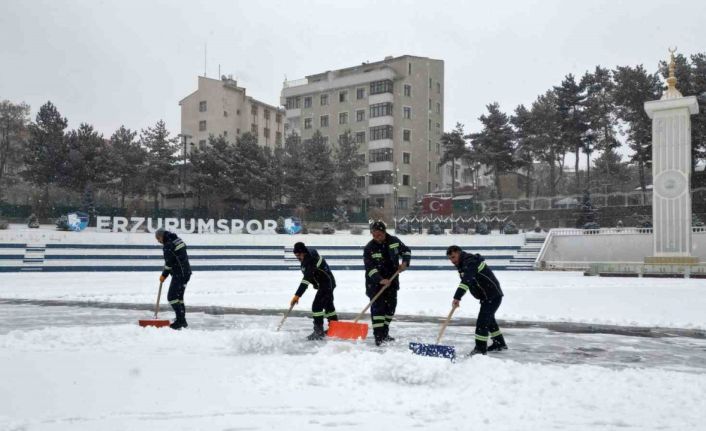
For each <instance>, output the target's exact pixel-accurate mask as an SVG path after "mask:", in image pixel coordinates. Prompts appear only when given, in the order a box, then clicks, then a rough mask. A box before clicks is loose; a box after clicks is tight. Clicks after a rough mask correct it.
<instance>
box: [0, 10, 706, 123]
mask: <svg viewBox="0 0 706 431" xmlns="http://www.w3.org/2000/svg"><path fill="white" fill-rule="evenodd" d="M0 41H2V44H1V46H2V48H0V99H9V100H12V101H14V102H19V101H25V102H27V103H29V104H30V105H31V107H32V117H33V118H34V115H35V114H36V111H37V108H38V107H39V106H40V105H42V104H43V103H44V102H46V101H47V100H51V101H52V102H53V103H54V104H55V105H57V107H58V108H59V110H60V111H61V113H62V114H63V115H64V116H66V117H68V119H69V126H70V127H72V128H73V127H77V126H78V125H79V123H81V122H87V123H90V124H93V125H94V126H95V127H96V128H97V129H98V130H99V131H100V132H102V133H104V134H105V135H106V136H109V135H110V134H111V133H112V132H113V131H114V130H115V129H116V128H117V127H119V126H120V125H121V124H124V125H126V126H127V127H130V128H133V129H141V128H144V127H147V126H149V125H151V124H154V123H155V122H156V121H157V120H159V119H164V120H165V121H166V122H167V126H168V127H169V129H170V130H172V132H173V133H174V134H176V133H178V132H179V118H180V116H179V106H178V101H179V100H180V99H181V98H182V97H184V96H186V95H187V94H189V93H191V92H192V91H194V90H195V89H196V83H197V75H200V74H203V73H204V44H207V45H208V57H207V59H208V60H207V66H208V67H207V69H208V70H207V72H208V76H210V77H217V75H218V65H219V64H220V66H221V73H222V74H233V75H234V76H235V77H237V79H238V81H239V84H240V85H242V86H244V87H246V88H247V92H248V94H250V95H251V96H254V97H256V98H259V99H262V100H263V101H265V102H268V103H272V104H277V103H279V94H280V90H281V88H282V81H283V79H284V77H285V75H286V76H287V78H289V79H290V80H292V79H298V78H302V77H304V76H305V75H308V74H312V73H317V72H322V71H325V70H331V69H336V68H341V67H346V66H352V65H356V64H360V63H361V62H362V61H375V60H380V59H382V58H384V57H385V56H386V55H393V56H399V55H403V54H413V55H418V56H426V57H432V58H436V59H442V60H444V61H445V66H446V76H445V80H446V92H445V96H446V116H445V123H446V124H445V129H446V130H448V129H451V128H452V127H453V126H454V124H455V123H456V122H457V121H460V122H462V123H465V124H466V125H467V130H469V131H472V130H474V129H477V127H478V121H477V117H478V116H479V115H481V114H482V113H483V112H484V111H485V105H486V104H488V103H490V102H493V101H497V102H499V103H500V105H501V107H502V108H503V109H504V110H505V111H506V112H508V113H509V112H511V111H512V110H513V109H514V108H515V106H517V105H518V104H520V103H524V104H529V103H531V102H532V101H533V100H534V99H535V98H536V96H537V95H538V94H540V93H543V92H544V91H546V90H547V89H548V88H550V87H551V86H552V85H557V84H559V83H560V82H561V80H562V78H563V77H564V75H566V74H568V73H574V74H576V75H581V74H583V73H584V72H585V71H586V70H587V69H593V67H594V66H595V65H597V64H601V65H604V66H608V67H615V66H616V65H636V64H644V65H645V66H646V67H647V69H648V70H650V71H653V70H656V67H657V63H658V62H659V61H660V60H663V59H665V58H666V57H667V55H668V52H667V48H668V47H669V46H674V45H676V46H677V47H678V48H679V52H681V53H684V54H692V53H696V52H705V51H706V1H703V0H693V1H681V2H678V1H624V2H620V1H615V0H612V1H582V2H580V3H579V2H576V1H541V2H539V1H528V0H522V1H490V2H487V1H483V2H481V1H473V2H472V1H465V2H460V1H459V2H451V1H439V0H436V1H389V0H386V1H381V0H378V1H366V0H358V1H346V2H343V1H293V0H289V1H265V0H259V1H233V0H231V1H209V2H196V1H174V0H169V1H145V0H143V1H126V0H121V1H95V0H90V1H57V0H50V1H34V0H0Z"/></svg>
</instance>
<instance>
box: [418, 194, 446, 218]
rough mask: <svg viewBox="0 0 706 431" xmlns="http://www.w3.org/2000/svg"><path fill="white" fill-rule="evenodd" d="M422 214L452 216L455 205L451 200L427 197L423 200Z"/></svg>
mask: <svg viewBox="0 0 706 431" xmlns="http://www.w3.org/2000/svg"><path fill="white" fill-rule="evenodd" d="M422 212H424V214H434V215H451V214H452V213H453V203H452V201H451V198H437V197H431V196H425V197H423V198H422Z"/></svg>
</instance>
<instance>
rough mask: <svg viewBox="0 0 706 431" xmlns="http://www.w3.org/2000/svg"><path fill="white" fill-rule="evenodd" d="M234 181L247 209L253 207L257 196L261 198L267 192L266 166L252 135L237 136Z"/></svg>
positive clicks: (260, 149)
mask: <svg viewBox="0 0 706 431" xmlns="http://www.w3.org/2000/svg"><path fill="white" fill-rule="evenodd" d="M235 164H236V165H235V166H236V167H237V169H236V170H235V171H234V179H235V181H236V185H237V188H238V189H239V190H240V192H241V195H242V196H243V197H245V199H246V201H247V204H248V207H249V208H252V207H253V201H254V199H255V197H257V196H260V197H261V196H263V195H264V194H265V193H266V191H267V182H266V181H267V179H266V177H265V176H264V175H265V174H266V172H267V164H266V160H265V157H264V154H263V151H262V147H260V146H259V145H258V143H257V137H256V136H255V135H253V134H252V133H245V134H242V135H240V136H238V139H237V141H236V143H235Z"/></svg>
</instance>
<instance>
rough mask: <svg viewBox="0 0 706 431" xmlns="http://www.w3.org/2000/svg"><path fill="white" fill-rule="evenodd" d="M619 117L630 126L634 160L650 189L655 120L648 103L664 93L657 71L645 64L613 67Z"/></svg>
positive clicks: (629, 142) (641, 176)
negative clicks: (646, 67) (648, 108)
mask: <svg viewBox="0 0 706 431" xmlns="http://www.w3.org/2000/svg"><path fill="white" fill-rule="evenodd" d="M613 76H614V77H615V91H614V94H613V97H614V100H615V104H616V106H617V114H618V118H619V119H620V120H621V121H623V122H624V123H625V126H626V127H627V131H626V135H627V142H628V145H629V147H630V149H631V150H632V151H633V155H632V157H631V161H632V162H633V163H635V164H636V165H637V167H638V172H639V176H640V187H642V191H643V193H646V192H647V179H646V173H647V169H648V168H649V167H650V166H651V163H652V120H650V118H649V117H648V116H647V114H646V113H645V108H644V104H645V102H646V101H648V100H657V99H659V97H660V95H661V92H662V90H661V88H660V86H661V85H660V82H659V78H658V76H657V74H649V73H647V71H646V70H645V68H644V67H643V66H642V65H639V66H636V67H630V66H619V67H618V68H617V69H616V70H615V71H613Z"/></svg>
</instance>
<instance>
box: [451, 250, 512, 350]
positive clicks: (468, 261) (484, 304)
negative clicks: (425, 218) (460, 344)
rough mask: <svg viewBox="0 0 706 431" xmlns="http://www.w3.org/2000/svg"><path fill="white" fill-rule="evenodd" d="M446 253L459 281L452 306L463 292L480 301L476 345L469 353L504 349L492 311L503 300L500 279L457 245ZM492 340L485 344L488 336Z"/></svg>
mask: <svg viewBox="0 0 706 431" xmlns="http://www.w3.org/2000/svg"><path fill="white" fill-rule="evenodd" d="M446 256H447V257H448V258H449V260H450V261H451V263H453V264H454V265H455V266H456V268H457V269H458V273H459V275H460V276H461V284H459V285H458V289H456V294H455V295H454V299H453V302H452V306H453V307H459V306H460V303H461V298H462V297H463V295H465V294H466V292H471V295H473V297H474V298H476V299H479V300H480V311H479V312H478V319H477V320H476V337H475V338H476V346H475V348H474V349H473V351H472V352H471V353H470V354H471V355H477V354H482V355H485V354H486V352H493V351H500V350H505V349H507V344H505V338H503V334H502V332H500V327H499V326H498V322H496V321H495V312H496V311H498V308H499V307H500V303H501V302H502V299H503V291H502V290H501V289H500V282H498V279H497V278H495V274H493V271H492V270H491V269H490V267H489V266H488V264H486V263H485V260H484V259H483V257H481V255H479V254H470V253H466V252H465V251H463V250H461V248H460V247H459V246H456V245H452V246H451V247H449V248H448V249H447V250H446ZM489 338H492V339H493V344H492V345H491V346H490V347H488V339H489Z"/></svg>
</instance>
